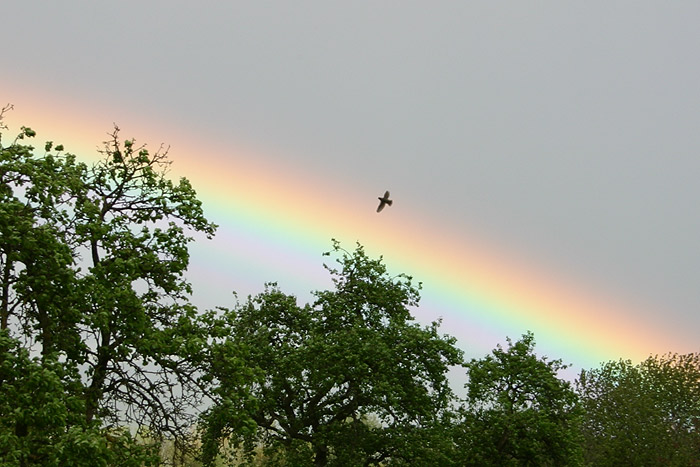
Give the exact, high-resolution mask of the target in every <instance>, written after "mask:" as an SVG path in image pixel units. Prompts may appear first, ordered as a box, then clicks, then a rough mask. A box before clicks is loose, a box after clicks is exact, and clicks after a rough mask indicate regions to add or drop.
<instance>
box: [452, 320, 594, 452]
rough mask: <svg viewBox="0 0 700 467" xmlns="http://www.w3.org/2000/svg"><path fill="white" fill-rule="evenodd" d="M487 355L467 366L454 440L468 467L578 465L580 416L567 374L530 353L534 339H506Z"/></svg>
mask: <svg viewBox="0 0 700 467" xmlns="http://www.w3.org/2000/svg"><path fill="white" fill-rule="evenodd" d="M507 342H508V348H507V349H503V348H502V347H501V346H500V345H499V346H498V347H497V348H496V349H495V350H493V352H492V353H491V355H488V356H486V357H485V358H483V359H480V360H477V359H473V360H472V361H471V362H470V363H468V364H467V369H468V374H469V381H468V382H467V384H466V388H467V389H468V393H467V399H466V406H465V407H464V408H463V413H464V422H463V425H462V427H461V433H460V434H459V435H458V437H457V438H458V444H459V445H460V447H461V450H462V456H463V458H464V459H467V462H468V463H469V464H470V465H479V466H484V465H538V466H539V465H577V464H579V463H580V461H581V451H580V443H579V439H578V428H579V419H580V411H579V409H578V405H577V398H576V395H575V393H574V392H573V390H572V389H571V387H570V384H569V383H568V382H567V381H564V380H561V379H559V378H558V377H557V373H558V372H559V370H561V369H564V368H566V366H565V365H563V364H562V363H561V361H560V360H553V361H547V359H546V358H538V357H537V356H536V355H535V353H534V346H535V341H534V336H533V334H532V333H527V334H524V335H523V336H522V339H521V340H519V341H517V342H516V343H512V342H511V340H510V339H507Z"/></svg>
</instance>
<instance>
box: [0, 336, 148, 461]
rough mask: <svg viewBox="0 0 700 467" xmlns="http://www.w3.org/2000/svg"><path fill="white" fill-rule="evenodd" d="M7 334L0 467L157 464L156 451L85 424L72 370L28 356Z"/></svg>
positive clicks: (0, 373) (1, 343) (1, 363)
mask: <svg viewBox="0 0 700 467" xmlns="http://www.w3.org/2000/svg"><path fill="white" fill-rule="evenodd" d="M8 334H9V333H8V330H6V329H3V330H0V388H1V389H2V390H0V415H1V416H0V465H3V466H27V465H45V466H63V465H71V466H85V467H92V466H107V465H120V466H133V467H141V466H144V465H155V463H156V461H157V452H156V450H155V448H154V447H149V446H144V445H141V444H139V443H137V442H136V440H135V439H134V438H133V437H132V436H131V435H130V433H129V432H128V431H126V430H121V431H111V432H105V431H104V430H103V429H101V427H100V426H99V423H97V422H95V421H93V422H92V423H87V422H86V420H85V416H84V409H85V400H84V399H83V398H82V397H81V388H82V385H81V382H80V376H79V374H78V371H77V369H76V368H75V367H71V366H70V365H66V364H65V363H61V362H58V361H55V360H54V359H53V358H52V357H44V358H42V359H41V360H40V361H39V360H38V359H36V358H31V357H30V355H29V352H28V351H27V349H25V348H23V347H22V346H21V345H20V343H19V341H17V340H16V339H13V338H11V337H10V336H9V335H8Z"/></svg>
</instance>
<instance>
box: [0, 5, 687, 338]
mask: <svg viewBox="0 0 700 467" xmlns="http://www.w3.org/2000/svg"><path fill="white" fill-rule="evenodd" d="M2 11H3V12H2V15H3V18H4V20H3V23H2V26H1V27H0V44H1V46H2V52H1V54H0V57H1V58H2V68H3V69H2V76H0V100H2V101H3V103H4V102H5V101H7V102H15V103H18V102H19V100H20V99H19V97H18V96H13V95H7V94H6V90H3V89H2V82H3V81H4V80H7V82H9V83H23V86H24V87H25V89H37V90H38V91H41V92H42V93H48V94H50V95H60V96H62V97H63V98H64V99H66V100H68V101H70V100H75V101H80V102H89V101H91V100H93V99H94V101H95V102H106V101H108V102H111V103H117V104H116V105H115V106H113V107H110V108H105V109H104V110H103V112H104V115H105V117H106V119H107V120H106V121H108V122H111V121H115V120H117V119H118V117H119V116H120V115H122V114H123V113H124V109H129V111H130V112H131V113H132V114H137V115H140V116H142V117H143V118H145V119H163V118H166V119H167V120H168V122H170V124H172V125H173V126H179V127H180V128H187V129H189V130H191V131H192V133H193V134H197V133H198V132H200V134H206V135H208V137H212V135H218V136H219V137H220V138H221V139H222V140H228V141H240V142H241V143H245V144H252V145H259V146H261V147H265V148H269V149H270V154H273V153H274V154H275V157H279V158H285V157H288V158H289V160H285V161H284V162H285V163H287V164H290V165H296V166H299V167H313V171H314V172H315V173H318V174H326V177H328V178H332V177H338V178H340V179H342V180H343V181H344V182H345V183H354V182H353V181H357V184H358V185H360V186H362V187H366V188H367V189H368V190H369V192H371V195H372V196H374V192H375V191H376V192H377V193H376V194H377V195H379V194H381V192H383V190H384V189H385V188H386V187H389V186H390V187H391V190H392V193H395V196H396V197H398V196H399V194H400V202H401V205H402V206H411V208H412V209H415V210H416V212H423V213H429V214H430V216H431V218H432V219H436V220H437V222H440V221H442V222H444V223H445V224H446V225H449V226H450V228H453V229H456V230H457V231H459V229H462V228H463V229H469V230H471V231H476V232H479V234H481V235H483V236H485V237H487V238H489V239H490V240H491V243H494V244H500V245H503V247H504V249H507V251H512V252H513V254H516V255H523V256H525V257H528V258H533V259H534V260H536V261H537V262H538V263H539V264H546V265H548V267H551V268H552V271H554V273H555V274H556V273H557V272H559V273H561V274H563V275H568V276H571V277H573V278H576V280H578V281H579V282H580V283H581V284H582V286H583V287H585V288H591V289H596V288H599V289H601V290H603V289H604V290H605V291H607V292H609V293H612V294H614V295H617V296H619V297H621V298H622V299H625V298H631V299H632V300H634V301H637V302H639V303H643V304H645V305H648V307H649V309H651V310H663V313H664V314H665V316H664V317H663V320H664V321H667V322H671V323H675V324H674V325H675V326H676V329H677V330H678V333H679V335H681V334H682V335H684V336H686V337H687V336H688V335H694V334H695V333H696V332H697V330H700V317H698V316H699V315H700V314H699V313H698V311H699V310H700V287H698V278H700V245H699V243H698V242H699V239H700V218H699V216H698V210H697V201H698V198H699V197H700V184H698V182H697V179H698V175H700V131H699V130H700V88H699V86H700V85H699V83H700V65H699V63H700V62H699V61H698V57H700V53H699V52H700V28H699V27H698V24H700V3H699V2H694V1H692V2H691V1H689V2H683V1H674V2H645V1H610V0H606V1H586V2H562V1H551V2H543V1H536V2H515V1H513V2H492V1H484V2H457V1H455V2H416V1H384V2H378V1H371V2H370V1H353V2H326V1H317V2H309V1H302V2H291V1H255V2H182V1H160V2H149V1H119V2H88V1H82V2H76V1H62V2H41V3H39V2H5V3H4V4H3V7H2ZM8 88H9V86H8ZM112 113H113V114H114V115H112ZM18 123H22V124H26V125H31V124H32V122H31V121H27V122H24V121H23V122H18ZM119 123H120V125H122V126H127V125H131V122H124V121H119ZM146 137H147V138H148V135H146ZM154 137H155V138H158V139H163V140H164V141H165V142H169V141H170V138H169V135H157V136H154ZM373 207H374V206H373ZM373 207H372V208H373ZM438 228H441V227H440V226H436V229H438ZM314 261H315V259H314ZM413 272H414V273H415V274H416V276H418V275H419V272H415V271H413ZM270 279H271V280H274V279H275V278H274V277H271V278H270ZM669 350H672V349H669ZM681 350H683V351H690V350H695V351H697V350H700V349H698V348H695V349H687V348H684V349H681Z"/></svg>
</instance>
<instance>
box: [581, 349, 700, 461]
mask: <svg viewBox="0 0 700 467" xmlns="http://www.w3.org/2000/svg"><path fill="white" fill-rule="evenodd" d="M576 385H577V390H578V392H579V394H580V396H581V399H582V403H583V407H584V409H585V411H584V413H585V417H584V420H585V422H584V426H583V433H584V439H585V445H584V446H585V454H586V460H587V461H588V462H589V463H591V464H595V465H601V466H606V465H610V466H612V465H640V466H644V465H650V466H651V465H700V354H687V355H678V354H668V355H664V356H661V357H658V356H656V357H650V358H648V359H647V360H645V361H644V362H642V363H640V364H639V365H632V363H631V362H630V361H628V360H627V361H625V360H620V361H610V362H607V363H605V364H602V365H601V366H600V368H598V369H594V370H588V371H582V372H581V375H580V377H579V379H578V380H577V382H576Z"/></svg>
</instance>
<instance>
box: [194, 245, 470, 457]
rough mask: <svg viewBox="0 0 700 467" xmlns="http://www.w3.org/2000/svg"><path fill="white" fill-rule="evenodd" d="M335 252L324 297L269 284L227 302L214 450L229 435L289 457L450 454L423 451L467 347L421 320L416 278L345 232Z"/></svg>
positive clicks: (217, 347)
mask: <svg viewBox="0 0 700 467" xmlns="http://www.w3.org/2000/svg"><path fill="white" fill-rule="evenodd" d="M334 253H336V254H341V255H342V256H341V257H340V258H339V259H338V263H339V264H340V265H341V269H340V270H338V269H335V268H333V267H328V266H326V268H327V269H328V270H329V272H330V273H331V275H332V278H333V284H334V286H335V287H334V289H333V290H328V291H320V292H315V297H316V300H315V302H314V303H313V304H307V305H304V306H299V305H298V304H297V302H296V299H295V297H293V296H290V295H286V294H284V293H283V292H281V291H280V290H279V289H278V288H277V286H276V285H275V284H270V285H268V286H267V287H266V289H265V291H264V292H263V293H261V294H260V295H258V296H256V297H255V298H249V300H248V302H247V303H245V304H243V305H239V306H237V307H236V308H235V309H233V310H223V311H224V314H223V316H221V317H220V318H219V320H220V322H221V323H225V324H222V327H221V329H228V334H226V333H221V336H222V339H220V340H218V341H217V342H216V343H215V344H213V345H212V347H211V351H212V357H213V361H212V366H211V375H212V378H213V379H215V380H216V381H218V387H217V389H216V393H217V395H218V400H217V403H216V405H215V406H214V407H212V409H211V410H210V411H209V412H208V414H207V416H206V417H205V419H204V422H205V423H204V426H205V430H206V431H205V446H206V445H207V443H208V445H209V449H210V450H209V451H208V454H209V455H208V460H209V461H211V460H212V459H213V455H215V453H216V452H217V449H216V443H217V441H221V440H224V439H229V440H230V441H231V442H232V443H233V444H234V445H243V446H246V447H247V449H248V451H249V452H250V453H252V452H253V450H254V448H255V446H256V445H259V444H260V443H262V444H263V445H264V446H267V447H268V448H269V450H268V454H270V456H271V457H270V459H273V458H274V459H277V462H278V463H280V464H284V465H287V464H290V465H311V464H314V465H378V464H379V463H382V464H383V465H391V464H392V463H397V464H398V463H400V462H401V461H402V459H405V458H406V457H412V459H408V460H413V461H416V462H417V463H422V464H426V463H427V464H431V465H432V464H436V463H437V464H439V453H435V452H433V453H431V458H430V459H428V460H425V459H423V460H422V461H421V460H419V459H418V456H419V455H423V454H425V453H426V452H427V451H428V447H427V446H423V445H422V444H423V443H425V441H426V440H425V439H424V438H422V437H421V436H418V433H420V432H422V431H424V430H425V431H427V430H429V429H430V427H432V426H434V425H435V424H436V423H438V422H439V417H440V414H442V413H444V412H445V411H446V410H447V409H448V406H449V403H450V401H451V400H452V393H451V391H450V388H449V386H448V384H447V379H446V372H447V370H448V368H449V366H451V365H458V364H460V363H461V352H460V351H459V350H458V349H456V348H455V347H454V339H453V338H451V337H444V336H440V335H439V334H438V326H439V323H433V324H432V325H430V326H427V327H421V326H419V325H417V324H415V323H414V322H413V318H412V316H411V314H410V311H409V307H411V306H415V305H417V303H418V300H419V291H418V288H416V287H415V286H414V285H413V284H412V282H411V278H410V277H408V276H405V275H399V276H396V277H390V276H389V275H388V274H387V271H386V267H385V265H384V264H383V263H382V261H381V258H380V259H379V260H373V259H370V258H368V257H367V256H366V254H365V252H364V250H363V248H362V247H361V246H359V245H358V247H357V249H356V250H355V251H354V252H353V253H349V252H347V251H344V250H342V249H341V248H340V246H339V244H338V243H337V242H335V243H334ZM241 364H243V366H244V368H246V371H247V374H248V375H249V376H248V377H246V378H241V377H240V375H241V374H242V373H241V371H240V368H239V365H241ZM409 439H410V443H407V440H409ZM409 444H410V446H409ZM409 448H410V449H409ZM421 448H425V449H421Z"/></svg>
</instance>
